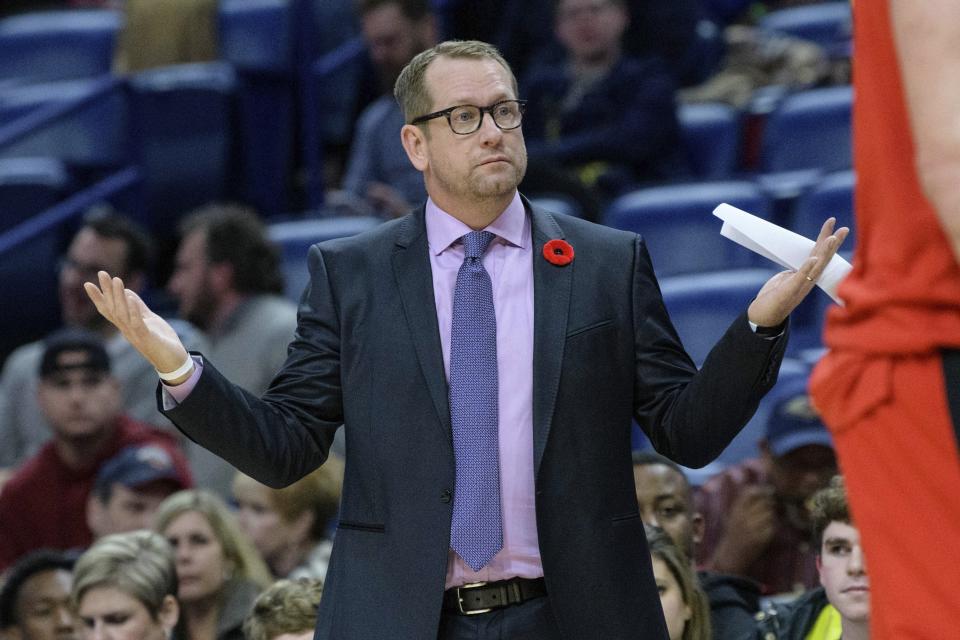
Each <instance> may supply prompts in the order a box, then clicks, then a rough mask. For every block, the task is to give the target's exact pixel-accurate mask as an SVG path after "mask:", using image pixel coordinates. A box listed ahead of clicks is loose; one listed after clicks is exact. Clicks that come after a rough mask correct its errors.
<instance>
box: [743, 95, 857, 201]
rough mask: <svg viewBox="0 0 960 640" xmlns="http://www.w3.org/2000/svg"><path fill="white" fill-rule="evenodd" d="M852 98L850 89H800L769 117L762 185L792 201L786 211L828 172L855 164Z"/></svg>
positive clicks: (763, 146)
mask: <svg viewBox="0 0 960 640" xmlns="http://www.w3.org/2000/svg"><path fill="white" fill-rule="evenodd" d="M852 99H853V91H852V89H851V87H848V86H846V87H829V88H826V89H810V90H808V91H801V92H798V93H794V94H791V95H789V96H787V97H786V98H784V99H783V101H782V102H780V104H779V105H778V107H777V108H776V109H775V110H774V111H773V113H771V114H770V115H769V117H768V118H767V120H766V124H765V125H764V130H763V137H762V140H761V150H760V171H761V173H762V175H760V176H759V177H758V182H759V184H760V185H761V187H762V188H763V189H764V191H765V192H766V193H768V194H769V195H770V196H771V197H773V198H774V199H776V200H778V201H780V202H784V203H787V206H785V207H783V209H784V210H786V209H787V207H788V206H789V205H790V204H792V202H793V201H794V200H795V199H796V198H797V197H798V196H799V195H801V194H802V193H804V192H805V191H806V190H807V189H809V188H810V187H812V186H813V185H814V184H815V183H816V182H817V181H818V180H819V179H820V177H821V176H822V175H823V174H824V173H828V172H831V171H840V170H843V169H849V168H850V167H851V166H853V154H852V148H851V135H850V107H851V103H852ZM780 213H785V211H781V212H780Z"/></svg>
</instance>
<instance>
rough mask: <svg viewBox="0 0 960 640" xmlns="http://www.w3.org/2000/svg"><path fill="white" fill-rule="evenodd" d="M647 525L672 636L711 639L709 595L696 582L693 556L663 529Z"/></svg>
mask: <svg viewBox="0 0 960 640" xmlns="http://www.w3.org/2000/svg"><path fill="white" fill-rule="evenodd" d="M644 528H645V529H646V534H647V545H648V546H649V548H650V561H651V562H652V563H653V578H654V580H655V581H656V583H657V590H658V591H659V592H660V606H661V607H663V617H664V618H665V619H666V622H667V633H668V634H669V638H670V640H711V638H712V637H713V636H712V635H711V634H710V608H709V605H708V604H707V596H706V594H704V593H703V590H701V589H700V586H699V585H698V584H697V577H696V574H695V573H694V572H693V568H692V567H691V566H690V559H689V558H688V557H687V556H686V554H684V553H683V551H682V550H681V549H680V548H679V547H678V546H677V545H676V544H674V542H673V539H672V538H671V537H670V536H669V535H668V534H667V533H666V532H665V531H664V530H663V529H661V528H659V527H651V526H646V527H644Z"/></svg>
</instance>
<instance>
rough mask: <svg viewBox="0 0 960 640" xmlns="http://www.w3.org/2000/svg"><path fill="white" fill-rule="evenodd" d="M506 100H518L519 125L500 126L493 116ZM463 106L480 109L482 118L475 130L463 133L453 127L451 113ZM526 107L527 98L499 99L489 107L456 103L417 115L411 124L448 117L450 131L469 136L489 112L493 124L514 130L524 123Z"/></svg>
mask: <svg viewBox="0 0 960 640" xmlns="http://www.w3.org/2000/svg"><path fill="white" fill-rule="evenodd" d="M505 102H516V103H517V108H518V110H519V112H520V122H518V123H517V126H515V127H507V128H504V127H501V126H500V123H499V122H497V119H496V118H495V117H494V116H493V110H494V109H496V108H497V107H499V106H500V105H502V104H504V103H505ZM463 107H472V108H474V109H479V110H480V118H478V119H477V128H476V129H474V130H473V131H465V132H463V133H460V132H459V131H456V130H454V128H453V122H452V121H451V120H450V114H451V113H453V112H454V111H456V110H457V109H462V108H463ZM526 107H527V101H526V100H499V101H497V102H494V103H493V104H492V105H490V106H489V107H478V106H477V105H475V104H455V105H453V106H452V107H447V108H446V109H441V110H440V111H434V112H433V113H428V114H426V115H422V116H417V117H416V118H414V119H413V120H411V121H410V124H423V123H424V122H429V121H431V120H434V119H436V118H440V117H446V118H447V126H449V127H450V131H453V133H455V134H456V135H458V136H468V135H470V134H471V133H476V132H477V131H480V127H482V126H483V114H485V113H489V114H490V119H491V120H493V124H494V125H495V126H496V127H497V129H500V131H513V130H514V129H519V128H520V125H522V124H523V112H524V110H525V109H526Z"/></svg>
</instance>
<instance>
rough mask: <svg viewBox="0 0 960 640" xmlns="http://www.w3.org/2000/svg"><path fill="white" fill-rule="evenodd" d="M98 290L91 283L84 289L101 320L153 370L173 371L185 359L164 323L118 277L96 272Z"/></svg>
mask: <svg viewBox="0 0 960 640" xmlns="http://www.w3.org/2000/svg"><path fill="white" fill-rule="evenodd" d="M97 279H98V280H99V285H100V286H99V287H98V286H97V285H96V284H94V283H92V282H85V283H84V284H83V288H84V290H85V291H86V292H87V295H88V296H90V299H91V300H92V301H93V304H94V305H95V306H96V307H97V311H99V312H100V315H102V316H103V317H104V318H106V319H107V320H109V321H110V322H111V323H112V324H113V325H114V326H115V327H116V328H117V329H119V330H120V333H122V334H123V337H124V338H126V339H127V341H129V342H130V344H131V345H133V347H134V348H135V349H136V350H137V351H139V352H140V354H141V355H142V356H143V357H144V358H146V359H147V360H149V361H150V364H152V365H153V366H154V368H155V369H156V370H157V371H162V372H164V373H167V372H170V371H175V370H176V369H177V368H178V367H180V365H182V364H183V363H184V361H186V359H187V349H186V348H185V347H184V346H183V343H182V342H181V341H180V338H179V336H177V332H176V331H174V330H173V328H172V327H171V326H170V325H169V324H168V323H167V321H166V320H164V319H163V318H161V317H160V316H158V315H157V314H155V313H154V312H153V311H151V310H150V309H149V308H148V307H147V305H146V304H145V303H144V302H143V300H141V299H140V296H138V295H137V294H136V293H134V292H133V291H131V290H129V289H125V288H124V286H123V280H121V279H120V278H111V277H110V274H108V273H107V272H106V271H100V272H98V273H97Z"/></svg>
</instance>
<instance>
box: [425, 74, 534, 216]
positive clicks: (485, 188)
mask: <svg viewBox="0 0 960 640" xmlns="http://www.w3.org/2000/svg"><path fill="white" fill-rule="evenodd" d="M425 81H426V82H425V83H426V87H427V90H428V92H429V95H430V98H431V104H432V107H431V110H430V111H431V112H435V111H440V110H443V109H447V108H449V107H454V106H458V105H475V106H478V107H489V106H491V105H494V104H496V103H498V102H500V101H502V100H515V99H516V98H517V96H516V92H515V91H514V89H513V84H512V82H511V79H510V74H509V73H508V72H507V70H506V69H505V68H504V67H503V66H502V65H500V64H499V63H498V62H497V61H495V60H490V59H472V58H448V57H444V56H441V57H439V58H437V59H436V60H434V61H433V62H431V63H430V66H429V67H428V68H427V71H426V75H425ZM420 115H425V114H420ZM409 128H410V130H411V131H412V135H411V136H408V137H409V138H410V139H409V141H408V142H409V144H408V145H407V152H408V155H409V156H410V160H411V162H413V164H414V166H415V167H416V168H417V169H419V170H420V171H422V172H423V175H424V182H425V184H426V187H427V193H429V194H430V196H431V197H432V198H433V200H434V202H436V203H437V205H438V206H440V207H441V208H442V209H444V210H445V211H449V212H450V213H452V214H454V215H455V214H456V207H457V205H458V204H460V203H464V204H469V203H480V202H490V201H496V200H502V201H503V206H504V207H506V205H507V204H508V203H509V201H510V200H511V199H512V198H513V194H514V192H515V190H516V188H517V185H518V184H519V183H520V180H521V179H523V174H524V172H525V171H526V169H527V150H526V147H525V146H524V143H523V133H521V128H520V127H517V128H516V129H510V130H506V131H504V130H502V129H500V128H499V127H497V125H496V124H495V123H494V121H493V118H492V117H491V116H490V114H489V113H484V114H483V120H482V121H481V124H480V128H479V129H478V130H477V131H474V132H473V133H468V134H465V135H460V134H456V133H454V132H453V131H452V130H451V128H450V126H449V123H448V122H447V119H446V118H444V117H440V118H434V119H432V120H428V121H427V122H424V123H423V124H421V125H420V126H419V127H409Z"/></svg>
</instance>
